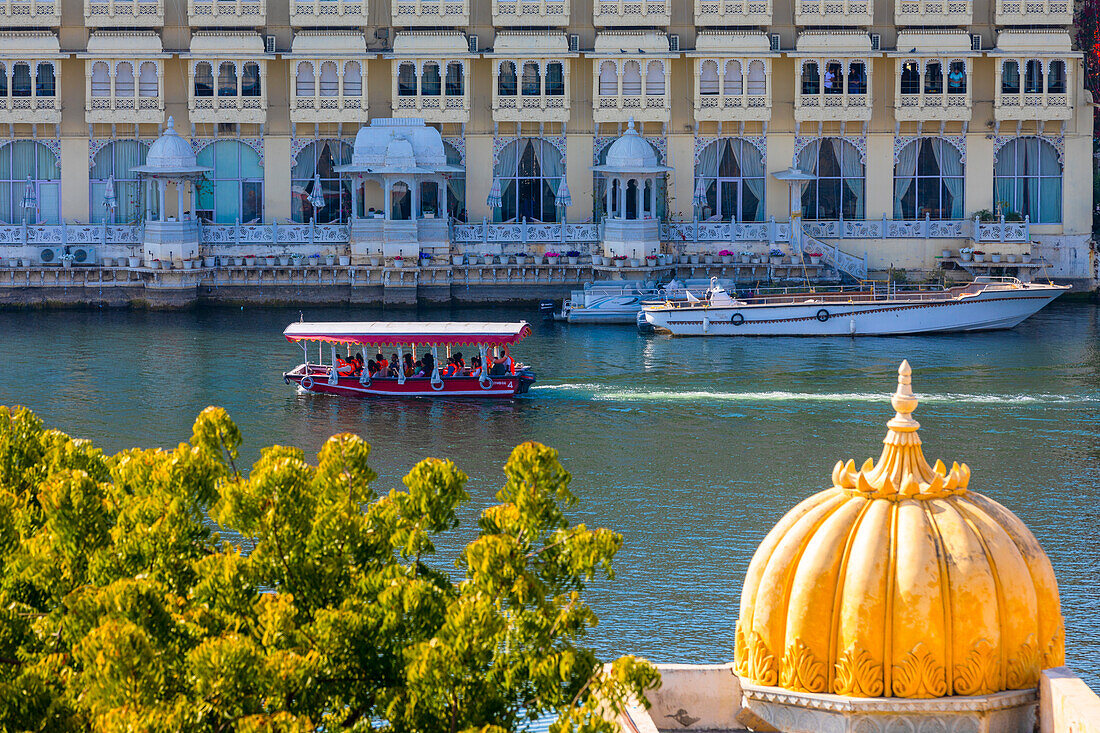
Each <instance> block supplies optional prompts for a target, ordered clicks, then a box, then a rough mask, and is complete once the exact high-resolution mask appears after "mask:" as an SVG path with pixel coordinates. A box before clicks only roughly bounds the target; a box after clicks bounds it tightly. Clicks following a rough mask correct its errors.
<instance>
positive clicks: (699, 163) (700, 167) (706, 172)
mask: <svg viewBox="0 0 1100 733" xmlns="http://www.w3.org/2000/svg"><path fill="white" fill-rule="evenodd" d="M717 175H718V142H713V143H711V144H710V145H708V146H706V147H705V148H703V149H702V150H700V151H699V159H698V160H696V161H695V177H696V178H714V177H716V176H717Z"/></svg>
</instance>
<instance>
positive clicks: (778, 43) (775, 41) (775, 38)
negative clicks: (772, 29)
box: [768, 33, 783, 51]
mask: <svg viewBox="0 0 1100 733" xmlns="http://www.w3.org/2000/svg"><path fill="white" fill-rule="evenodd" d="M782 47H783V41H782V40H781V39H780V36H779V34H778V33H772V34H771V36H769V37H768V48H770V49H771V50H772V51H778V50H779V49H780V48H782Z"/></svg>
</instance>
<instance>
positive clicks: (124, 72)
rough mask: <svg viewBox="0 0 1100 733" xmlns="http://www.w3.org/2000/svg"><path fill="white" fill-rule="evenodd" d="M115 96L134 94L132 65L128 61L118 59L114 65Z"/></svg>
mask: <svg viewBox="0 0 1100 733" xmlns="http://www.w3.org/2000/svg"><path fill="white" fill-rule="evenodd" d="M115 96H116V97H132V96H134V67H133V65H132V64H131V63H130V62H129V61H120V62H119V64H118V66H117V67H115Z"/></svg>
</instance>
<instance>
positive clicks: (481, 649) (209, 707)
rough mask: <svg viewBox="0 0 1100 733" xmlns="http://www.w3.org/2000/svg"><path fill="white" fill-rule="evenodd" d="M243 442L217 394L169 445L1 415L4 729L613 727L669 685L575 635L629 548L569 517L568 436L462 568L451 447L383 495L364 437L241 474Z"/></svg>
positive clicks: (282, 454)
mask: <svg viewBox="0 0 1100 733" xmlns="http://www.w3.org/2000/svg"><path fill="white" fill-rule="evenodd" d="M240 444H241V435H240V433H239V431H238V430H237V428H236V426H235V425H234V424H233V423H232V421H231V420H230V419H229V417H228V415H227V414H226V413H225V411H224V410H221V409H219V408H213V407H211V408H207V409H206V410H204V411H203V412H202V414H200V415H199V416H198V419H197V420H196V421H195V425H194V431H193V435H192V437H191V440H190V441H189V442H187V443H181V444H180V445H179V446H177V447H176V448H175V449H174V450H162V449H153V450H140V449H131V450H126V451H122V452H121V453H118V454H117V455H113V456H108V455H105V454H104V453H103V452H101V451H100V450H98V449H96V448H95V447H93V446H92V445H91V443H89V442H87V441H83V440H75V439H72V438H70V437H69V436H67V435H65V434H63V433H60V432H58V431H56V430H49V429H47V428H46V427H45V426H44V425H43V424H42V422H41V421H40V420H39V419H38V418H37V417H36V416H35V415H34V414H33V413H32V412H30V411H28V410H26V409H13V410H9V409H8V408H5V407H0V726H2V727H3V729H5V730H77V729H80V730H87V729H95V730H104V731H123V730H126V731H229V730H240V731H259V730H280V731H299V730H301V731H306V730H315V729H325V730H337V729H350V730H359V731H394V732H399V731H418V732H420V731H423V732H431V731H448V732H452V731H473V730H476V731H487V732H488V731H513V730H519V729H522V728H523V727H525V726H526V725H528V724H529V722H530V721H531V720H533V719H535V718H536V717H539V716H543V715H547V714H556V715H557V716H558V721H557V723H555V724H554V729H555V730H556V731H558V732H560V733H600V732H603V731H611V730H613V729H614V728H613V726H612V724H611V723H610V722H608V720H607V718H609V717H610V716H609V715H608V713H609V712H613V711H614V710H615V709H616V708H621V707H622V706H623V705H625V704H627V703H629V702H631V701H635V700H643V701H644V691H645V690H646V689H648V688H651V687H653V686H655V685H656V684H658V677H657V673H656V671H655V670H654V669H653V667H652V666H650V665H649V664H648V663H647V662H645V661H644V660H639V659H634V658H632V657H624V658H621V659H619V660H617V661H615V662H613V663H611V664H606V665H604V664H601V663H600V662H599V660H598V659H597V658H596V656H595V654H594V653H593V652H592V651H591V650H590V649H588V648H586V647H585V646H583V640H584V638H585V635H586V633H587V631H588V630H589V629H590V628H591V627H592V626H594V625H595V624H596V616H595V614H594V613H593V611H592V609H591V608H589V607H588V605H586V604H585V602H584V600H583V596H582V593H583V591H584V589H585V585H586V583H588V582H590V581H592V580H593V579H595V578H597V577H606V578H610V577H612V567H611V563H612V559H613V558H614V556H615V553H616V551H617V550H618V549H619V547H620V545H621V542H622V539H621V537H620V536H619V535H618V534H615V533H614V532H611V531H609V530H606V529H589V528H587V527H585V526H584V525H572V524H571V523H570V522H569V520H568V519H567V517H566V514H565V511H566V510H567V509H568V508H569V507H570V506H572V505H573V504H574V503H575V502H576V497H575V496H574V495H573V494H572V493H571V492H570V489H569V482H570V476H569V474H568V473H567V472H566V471H565V470H564V469H563V468H562V466H561V463H560V462H559V461H558V457H557V453H556V452H555V451H554V450H551V449H549V448H547V447H545V446H542V445H539V444H537V443H526V444H523V445H521V446H519V447H517V448H516V449H515V451H514V452H513V453H512V455H511V457H510V458H509V459H508V462H507V465H506V466H505V468H504V474H505V483H504V486H503V488H502V489H501V490H500V492H499V494H498V495H497V497H498V500H499V502H500V503H499V504H497V505H496V506H493V507H490V508H489V509H487V510H485V511H484V513H483V514H482V515H481V518H480V520H479V523H478V524H479V526H478V533H477V536H476V538H475V539H474V540H473V541H472V542H471V543H470V544H469V545H468V546H467V547H466V548H465V549H464V550H463V551H462V552H461V554H460V556H459V559H458V562H457V568H456V569H455V570H454V571H452V572H447V571H446V570H445V569H444V568H442V567H441V565H442V563H441V562H440V561H439V558H438V557H437V556H435V552H436V545H437V543H439V542H440V541H441V540H443V541H445V540H446V539H447V533H448V532H450V531H452V530H454V529H455V527H456V526H457V525H458V518H457V511H458V508H459V507H460V505H461V504H462V503H463V502H464V501H466V500H467V498H468V496H467V494H466V490H465V484H466V475H465V474H463V473H462V471H460V470H459V469H458V468H457V467H456V466H455V465H454V464H453V463H451V462H450V461H443V460H437V459H434V458H429V459H425V460H423V461H421V462H420V463H419V464H417V465H416V467H415V468H413V470H412V471H410V472H409V474H408V475H407V476H406V477H405V479H404V488H403V489H400V490H394V491H390V492H389V493H387V494H384V495H381V496H379V495H378V494H376V493H375V490H374V489H373V488H372V483H373V482H374V480H375V478H376V477H375V474H374V472H373V471H372V470H371V469H370V467H369V466H368V464H367V459H368V456H369V454H370V447H369V446H368V445H367V444H366V443H365V442H364V441H363V440H362V439H360V438H359V437H357V436H354V435H347V434H345V435H336V436H334V437H332V438H331V439H330V440H328V442H326V443H325V445H324V447H323V448H322V449H321V451H320V453H319V454H318V456H317V463H316V465H313V464H311V463H310V462H308V461H307V460H306V456H305V455H304V454H303V452H302V451H300V450H298V449H296V448H288V447H282V446H274V447H271V448H267V449H265V450H264V451H263V452H262V455H261V457H260V459H259V461H257V462H256V464H255V465H254V466H253V467H252V469H251V471H249V472H248V475H247V477H246V476H245V475H243V474H242V473H241V471H240V470H239V468H238V466H237V461H238V460H239V454H238V448H239V446H240ZM215 526H216V527H219V528H223V529H232V530H233V531H234V532H235V533H239V536H240V537H242V538H245V539H243V540H242V541H241V543H240V545H239V546H237V545H232V544H230V543H228V542H224V541H222V539H220V535H219V534H218V533H217V532H216V531H214V527H215ZM242 548H243V549H242ZM433 560H434V562H433Z"/></svg>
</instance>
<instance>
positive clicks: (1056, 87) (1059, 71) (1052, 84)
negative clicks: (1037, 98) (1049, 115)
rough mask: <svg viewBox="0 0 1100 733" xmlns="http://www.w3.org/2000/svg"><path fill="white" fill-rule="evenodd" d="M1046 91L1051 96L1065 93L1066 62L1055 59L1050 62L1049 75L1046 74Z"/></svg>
mask: <svg viewBox="0 0 1100 733" xmlns="http://www.w3.org/2000/svg"><path fill="white" fill-rule="evenodd" d="M1047 91H1048V92H1050V93H1051V94H1065V93H1066V62H1065V61H1062V60H1061V59H1055V60H1054V61H1051V62H1050V73H1048V74H1047Z"/></svg>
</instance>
